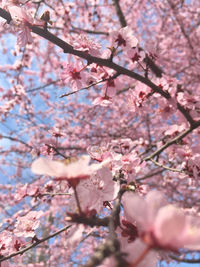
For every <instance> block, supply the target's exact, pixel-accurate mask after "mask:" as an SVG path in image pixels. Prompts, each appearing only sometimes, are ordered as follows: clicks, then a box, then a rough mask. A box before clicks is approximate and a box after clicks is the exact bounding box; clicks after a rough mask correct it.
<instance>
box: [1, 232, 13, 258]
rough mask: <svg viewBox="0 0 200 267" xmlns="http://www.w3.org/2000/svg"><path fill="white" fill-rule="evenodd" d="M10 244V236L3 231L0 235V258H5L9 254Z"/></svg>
mask: <svg viewBox="0 0 200 267" xmlns="http://www.w3.org/2000/svg"><path fill="white" fill-rule="evenodd" d="M11 243H12V236H11V234H10V232H8V231H3V232H2V233H1V234H0V256H6V255H7V254H9V250H10V247H11Z"/></svg>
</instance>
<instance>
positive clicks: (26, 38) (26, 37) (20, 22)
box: [8, 5, 33, 47]
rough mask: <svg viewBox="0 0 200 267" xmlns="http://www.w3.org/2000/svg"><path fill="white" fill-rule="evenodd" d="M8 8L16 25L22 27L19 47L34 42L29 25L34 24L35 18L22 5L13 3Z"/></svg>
mask: <svg viewBox="0 0 200 267" xmlns="http://www.w3.org/2000/svg"><path fill="white" fill-rule="evenodd" d="M8 10H9V12H10V14H11V17H12V19H13V21H14V23H15V25H16V26H18V27H19V28H20V31H19V33H18V36H17V44H18V45H19V47H23V46H25V45H26V44H30V43H32V42H33V38H32V36H31V30H30V28H29V26H30V25H32V24H33V18H32V17H31V16H30V15H29V14H28V13H27V12H26V10H25V9H24V8H22V7H18V6H13V5H12V6H10V7H8Z"/></svg>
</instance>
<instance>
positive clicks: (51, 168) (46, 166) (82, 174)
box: [31, 156, 99, 180]
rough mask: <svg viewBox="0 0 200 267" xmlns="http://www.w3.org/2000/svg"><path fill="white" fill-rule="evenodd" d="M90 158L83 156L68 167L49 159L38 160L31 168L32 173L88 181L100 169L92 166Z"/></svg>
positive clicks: (94, 165) (95, 165)
mask: <svg viewBox="0 0 200 267" xmlns="http://www.w3.org/2000/svg"><path fill="white" fill-rule="evenodd" d="M89 162H90V156H82V157H81V158H80V159H79V160H77V161H75V162H72V163H70V164H68V165H66V164H65V163H64V162H61V161H56V160H51V159H48V158H38V159H36V160H35V161H34V162H33V163H32V166H31V170H32V172H34V173H35V174H42V175H48V176H54V177H56V178H64V179H68V180H70V179H75V178H76V179H86V178H89V177H90V175H91V174H92V173H93V171H95V170H96V169H98V168H99V167H98V165H97V164H91V165H89Z"/></svg>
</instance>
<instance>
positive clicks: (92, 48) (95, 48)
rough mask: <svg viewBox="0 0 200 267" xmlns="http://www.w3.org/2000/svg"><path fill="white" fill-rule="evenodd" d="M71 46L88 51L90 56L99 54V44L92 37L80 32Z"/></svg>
mask: <svg viewBox="0 0 200 267" xmlns="http://www.w3.org/2000/svg"><path fill="white" fill-rule="evenodd" d="M73 46H74V48H75V49H77V50H81V51H84V52H86V53H89V54H90V55H92V56H96V57H98V56H100V49H101V45H99V44H98V43H96V42H95V41H94V40H93V39H92V38H88V37H87V36H86V34H80V35H79V36H78V38H77V39H76V40H75V42H74V43H73Z"/></svg>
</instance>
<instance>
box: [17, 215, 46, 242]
mask: <svg viewBox="0 0 200 267" xmlns="http://www.w3.org/2000/svg"><path fill="white" fill-rule="evenodd" d="M42 214H43V212H42V211H39V212H38V211H30V212H29V213H28V214H27V215H25V216H22V217H18V218H17V222H16V224H15V230H14V233H15V235H16V236H23V237H34V236H35V230H36V229H37V228H38V227H39V225H40V221H39V218H40V217H41V216H42Z"/></svg>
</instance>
